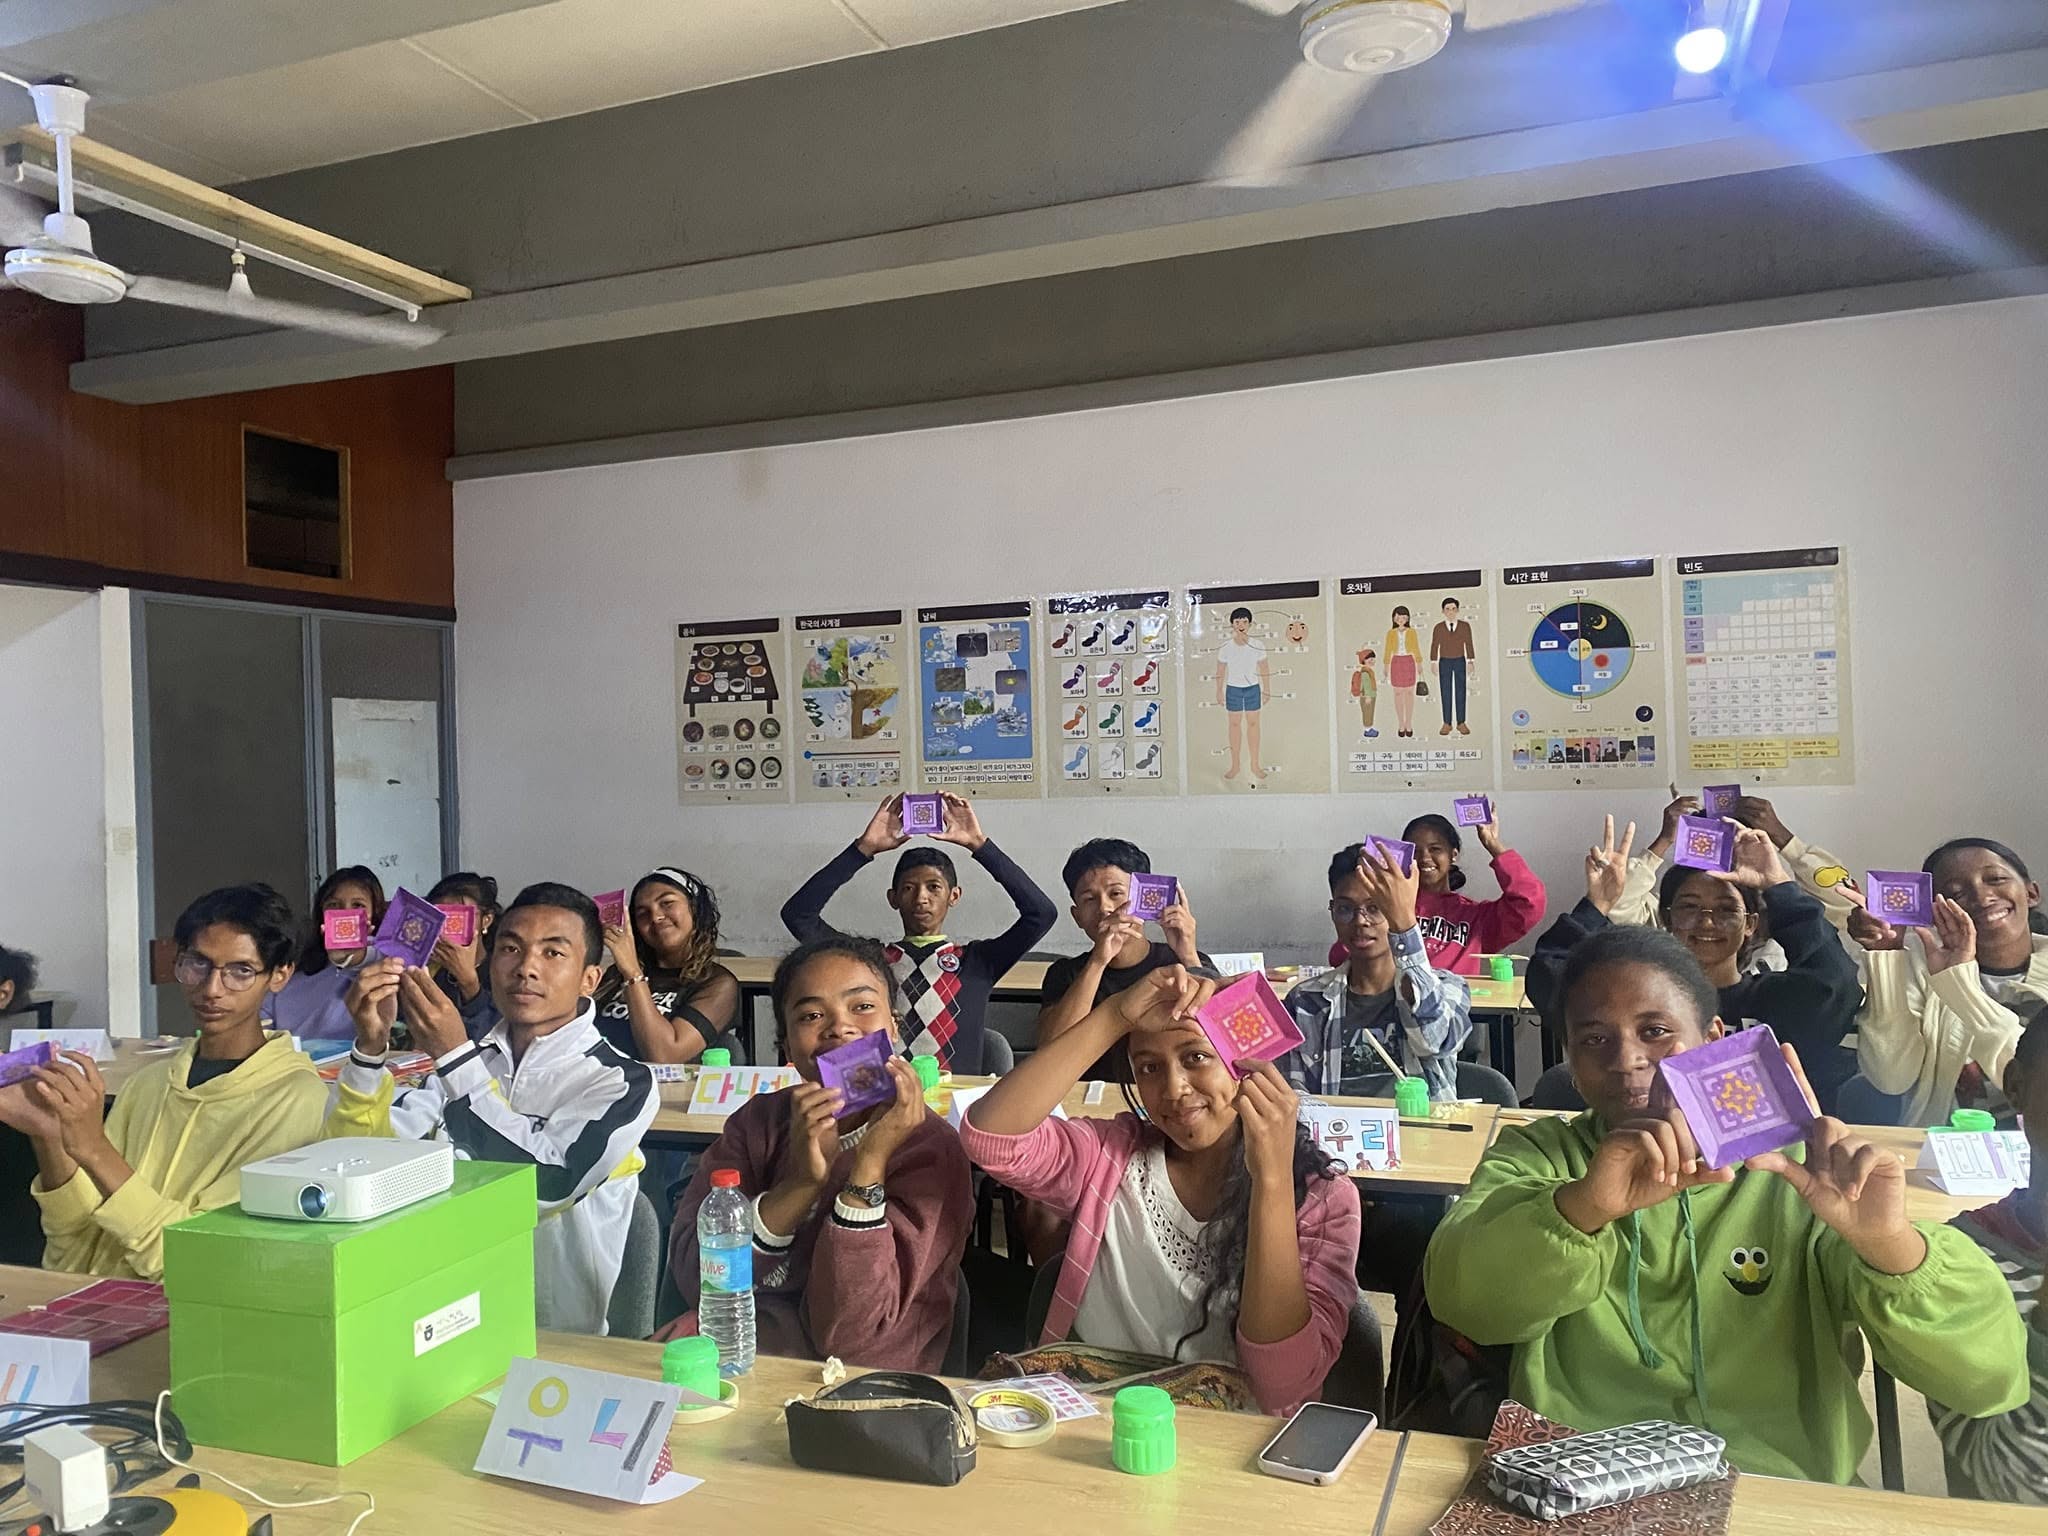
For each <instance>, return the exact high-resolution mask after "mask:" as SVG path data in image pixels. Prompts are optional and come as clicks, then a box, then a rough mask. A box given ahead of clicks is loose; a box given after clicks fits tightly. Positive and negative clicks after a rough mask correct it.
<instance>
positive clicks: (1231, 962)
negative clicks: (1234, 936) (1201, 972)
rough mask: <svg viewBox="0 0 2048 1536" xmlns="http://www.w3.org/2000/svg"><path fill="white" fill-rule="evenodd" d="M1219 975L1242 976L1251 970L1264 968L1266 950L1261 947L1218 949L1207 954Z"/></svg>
mask: <svg viewBox="0 0 2048 1536" xmlns="http://www.w3.org/2000/svg"><path fill="white" fill-rule="evenodd" d="M1209 959H1210V961H1211V962H1212V963H1213V964H1214V965H1215V967H1216V974H1217V975H1219V976H1244V975H1247V974H1249V973H1250V972H1252V971H1263V970H1264V969H1265V968H1266V952H1265V951H1264V950H1263V949H1229V950H1218V951H1216V952H1214V953H1212V954H1211V955H1210V956H1209Z"/></svg>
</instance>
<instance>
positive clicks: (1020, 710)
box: [917, 602, 1039, 800]
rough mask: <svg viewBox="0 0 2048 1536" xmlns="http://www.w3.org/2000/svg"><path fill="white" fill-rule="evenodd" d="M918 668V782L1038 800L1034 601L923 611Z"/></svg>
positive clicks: (976, 793)
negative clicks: (1033, 680)
mask: <svg viewBox="0 0 2048 1536" xmlns="http://www.w3.org/2000/svg"><path fill="white" fill-rule="evenodd" d="M917 668H918V683H919V692H918V710H919V714H918V727H919V729H918V745H919V764H918V779H919V783H920V785H921V786H922V787H923V788H925V789H948V790H952V791H953V792H954V793H956V794H961V795H966V796H968V797H969V798H975V797H982V796H987V797H992V798H997V799H1011V800H1018V799H1036V798H1037V797H1038V793H1039V786H1038V745H1037V744H1038V731H1037V723H1036V720H1035V715H1034V706H1033V703H1032V697H1031V604H1030V603H1028V602H1015V603H979V604H972V603H971V604H967V605H965V606H961V607H950V608H920V609H918V611H917Z"/></svg>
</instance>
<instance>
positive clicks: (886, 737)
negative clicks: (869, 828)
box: [790, 608, 914, 804]
mask: <svg viewBox="0 0 2048 1536" xmlns="http://www.w3.org/2000/svg"><path fill="white" fill-rule="evenodd" d="M905 618H906V616H905V614H904V612H903V610H902V609H901V608H884V609H876V610H871V611H869V612H866V613H800V614H798V615H797V616H796V618H795V619H794V620H793V621H792V622H791V625H790V629H791V637H790V645H791V648H792V649H793V651H794V652H795V657H794V665H795V670H796V708H795V709H794V710H793V711H792V718H793V721H794V724H795V729H796V741H795V750H794V751H793V752H792V753H791V754H790V757H791V763H792V767H793V772H792V777H793V778H794V779H795V781H796V798H797V801H798V803H799V804H817V803H821V802H825V801H837V800H861V801H870V800H879V799H881V797H882V796H884V795H888V794H894V793H895V792H896V791H898V790H900V789H902V788H904V787H905V782H904V765H905V763H906V762H907V761H908V759H909V749H908V738H909V733H910V732H911V730H913V729H914V726H913V723H912V716H911V711H910V687H909V676H908V672H907V668H908V666H909V662H910V626H909V624H908V623H907V622H905Z"/></svg>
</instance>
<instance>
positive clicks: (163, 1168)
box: [0, 885, 327, 1280]
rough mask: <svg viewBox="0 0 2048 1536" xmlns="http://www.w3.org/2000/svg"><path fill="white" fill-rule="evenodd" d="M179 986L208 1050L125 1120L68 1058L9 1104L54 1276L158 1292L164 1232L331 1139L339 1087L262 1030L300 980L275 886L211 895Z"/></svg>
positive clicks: (170, 1073) (157, 1071) (6, 1098)
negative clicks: (32, 1167) (257, 1165)
mask: <svg viewBox="0 0 2048 1536" xmlns="http://www.w3.org/2000/svg"><path fill="white" fill-rule="evenodd" d="M175 935H176V939H177V944H178V960H177V964H176V966H175V968H174V974H175V975H176V977H177V979H178V985H179V986H181V987H183V988H184V990H185V1001H186V1002H187V1004H189V1005H190V1007H191V1009H192V1017H193V1019H194V1020H195V1021H196V1023H197V1025H198V1030H199V1032H198V1034H197V1035H195V1036H194V1037H193V1038H192V1039H190V1040H188V1041H186V1042H185V1044H184V1045H183V1046H182V1047H180V1048H179V1050H178V1052H177V1054H176V1055H174V1056H172V1057H171V1058H170V1059H169V1060H167V1061H160V1062H156V1063H154V1064H152V1065H150V1066H147V1067H144V1068H143V1069H142V1070H141V1071H139V1072H137V1073H136V1074H135V1076H133V1077H132V1078H130V1079H129V1080H128V1085H127V1087H125V1088H123V1089H122V1090H121V1096H120V1097H119V1098H118V1099H116V1100H115V1101H114V1107H113V1110H112V1111H111V1112H106V1111H105V1105H106V1097H107V1088H106V1084H105V1082H104V1081H103V1080H102V1079H101V1077H100V1071H99V1068H98V1067H97V1066H95V1065H94V1063H93V1060H92V1058H91V1057H90V1056H87V1055H84V1054H82V1053H80V1052H77V1051H67V1052H65V1053H64V1059H63V1060H61V1061H59V1062H57V1063H56V1064H55V1065H52V1066H47V1067H42V1068H39V1069H38V1070H37V1072H36V1074H35V1076H34V1077H33V1078H31V1079H29V1080H28V1081H26V1082H22V1083H17V1084H15V1085H13V1086H11V1087H8V1088H0V1121H5V1122H6V1123H7V1124H9V1125H11V1126H13V1127H15V1128H16V1129H17V1130H19V1131H21V1132H23V1133H24V1134H25V1135H26V1136H28V1138H29V1139H30V1142H31V1143H32V1144H33V1145H34V1147H35V1154H36V1165H37V1177H36V1182H35V1184H34V1186H33V1188H32V1189H31V1193H32V1194H33V1195H34V1196H35V1200H36V1204H37V1205H39V1206H40V1207H41V1208H42V1216H43V1236H44V1240H45V1242H44V1251H43V1263H44V1265H45V1267H47V1268H50V1269H62V1270H70V1271H73V1272H74V1273H79V1274H89V1275H120V1276H133V1277H137V1278H140V1279H144V1280H155V1279H157V1278H158V1277H160V1276H161V1275H162V1274H163V1267H164V1254H163V1231H164V1228H165V1227H167V1226H169V1225H171V1223H173V1222H176V1221H183V1220H184V1219H185V1218H186V1217H188V1216H195V1215H197V1214H199V1213H200V1212H201V1211H210V1210H212V1209H214V1208H215V1207H216V1206H222V1205H228V1204H231V1203H232V1202H234V1201H235V1200H236V1199H238V1198H239V1196H240V1192H241V1184H240V1179H239V1177H238V1176H239V1173H240V1170H241V1168H242V1166H243V1165H244V1164H245V1163H253V1162H255V1161H257V1160H258V1159H259V1158H265V1157H272V1156H275V1155H276V1154H277V1153H279V1152H289V1151H291V1150H292V1149H294V1148H296V1147H302V1146H304V1145H306V1143H308V1142H311V1141H317V1140H318V1139H319V1137H320V1127H321V1123H322V1122H323V1120H324V1119H325V1118H326V1114H327V1085H326V1084H325V1083H324V1082H322V1081H321V1080H320V1074H319V1073H318V1072H317V1071H316V1070H315V1069H314V1067H313V1063H312V1061H311V1060H310V1059H309V1058H308V1057H307V1056H306V1055H305V1054H304V1053H303V1052H301V1051H300V1050H299V1049H298V1048H297V1047H296V1046H295V1045H294V1044H293V1042H292V1038H291V1036H289V1035H287V1034H283V1033H280V1032H277V1031H273V1030H266V1029H264V1027H263V1004H264V1001H265V1000H266V999H267V998H268V997H269V996H270V995H271V994H272V993H274V992H276V991H277V990H278V989H279V988H280V987H282V986H283V985H284V984H285V982H286V981H288V980H289V979H290V978H291V974H292V966H291V958H290V957H291V952H292V942H293V937H294V929H293V925H292V912H291V908H290V906H288V905H287V904H286V902H285V899H284V898H283V897H282V896H280V895H278V894H277V892H276V891H274V890H272V889H271V888H270V887H269V886H267V885H234V886H228V887H226V888H224V889H222V890H218V891H211V892H208V893H207V894H206V895H204V896H202V897H200V898H199V899H198V900H197V901H195V902H193V903H192V905H191V906H189V907H187V908H186V909H185V911H184V913H183V914H182V915H181V916H180V917H179V918H178V925H177V928H176V930H175Z"/></svg>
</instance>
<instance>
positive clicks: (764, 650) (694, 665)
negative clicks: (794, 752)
mask: <svg viewBox="0 0 2048 1536" xmlns="http://www.w3.org/2000/svg"><path fill="white" fill-rule="evenodd" d="M784 638H785V634H784V630H783V627H782V620H781V619H780V618H769V619H721V620H717V621H714V622H709V623H698V624H678V625H677V626H676V786H677V796H678V798H679V799H680V800H681V802H682V803H683V804H684V805H749V804H751V805H764V804H775V803H781V804H785V805H786V804H788V802H789V721H788V718H787V716H786V714H785V712H784V711H785V709H786V707H787V705H788V688H787V682H788V678H789V652H788V651H787V650H786V649H785V647H784Z"/></svg>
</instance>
